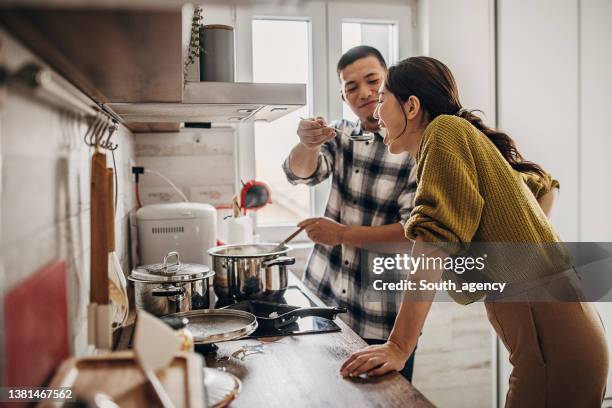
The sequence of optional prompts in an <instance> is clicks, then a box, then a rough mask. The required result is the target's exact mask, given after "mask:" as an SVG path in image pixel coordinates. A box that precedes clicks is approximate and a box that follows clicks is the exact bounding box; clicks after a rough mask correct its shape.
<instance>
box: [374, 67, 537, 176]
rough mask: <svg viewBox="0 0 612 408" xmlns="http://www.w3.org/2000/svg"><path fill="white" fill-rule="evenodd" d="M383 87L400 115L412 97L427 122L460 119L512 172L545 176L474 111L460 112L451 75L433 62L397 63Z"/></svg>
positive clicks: (456, 91)
mask: <svg viewBox="0 0 612 408" xmlns="http://www.w3.org/2000/svg"><path fill="white" fill-rule="evenodd" d="M385 86H386V88H387V90H388V91H389V92H391V93H392V94H393V95H394V96H395V97H396V98H397V99H398V101H399V102H400V106H401V108H402V111H403V110H404V105H403V104H404V102H406V101H407V100H408V98H410V96H412V95H414V96H416V97H417V98H419V101H420V103H421V108H422V109H423V110H424V111H425V113H426V114H427V116H428V120H430V121H431V120H434V119H435V118H436V117H437V116H439V115H455V116H459V117H462V118H464V119H465V120H467V121H468V122H470V123H471V124H472V125H473V126H474V127H475V128H476V129H478V130H480V131H481V132H482V133H484V134H485V136H487V137H488V138H489V139H490V140H491V141H492V142H493V144H494V145H495V146H496V147H497V149H498V150H499V151H500V152H501V154H502V156H504V158H505V159H506V161H507V162H508V163H509V164H510V166H512V168H513V169H515V170H518V171H520V172H522V173H537V174H539V175H541V176H543V175H544V174H545V173H544V170H542V168H541V167H540V166H538V165H537V164H536V163H533V162H530V161H527V160H525V159H524V158H523V156H522V155H521V153H520V152H519V151H518V149H517V148H516V144H515V143H514V140H513V139H512V138H511V137H510V136H508V135H507V134H506V133H503V132H501V131H499V130H497V129H493V128H490V127H488V126H487V125H485V124H484V122H483V121H482V119H481V118H480V117H478V116H476V115H475V114H474V113H473V112H475V111H469V110H466V109H463V107H462V106H461V102H460V101H459V91H458V90H457V84H456V82H455V78H453V74H452V73H451V71H450V70H449V69H448V67H447V66H446V65H444V64H443V63H442V62H440V61H438V60H437V59H435V58H431V57H411V58H407V59H405V60H403V61H401V62H399V63H397V64H396V65H394V66H392V67H390V68H389V70H388V73H387V81H386V84H385ZM405 113H406V112H405V111H404V121H405V122H404V129H405V126H407V124H408V120H407V119H406V116H405Z"/></svg>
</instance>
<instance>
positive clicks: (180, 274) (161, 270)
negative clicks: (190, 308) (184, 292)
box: [130, 251, 215, 282]
mask: <svg viewBox="0 0 612 408" xmlns="http://www.w3.org/2000/svg"><path fill="white" fill-rule="evenodd" d="M171 258H174V261H173V262H170V260H171ZM214 274H215V273H214V272H212V271H211V270H210V268H209V267H208V266H206V265H199V264H189V263H181V262H180V258H179V253H178V252H176V251H172V252H168V255H166V256H164V259H163V262H162V263H158V264H151V265H141V266H139V267H137V268H136V269H134V270H133V271H132V274H131V275H130V280H134V281H147V282H181V281H192V280H197V279H206V278H208V277H210V276H213V275H214Z"/></svg>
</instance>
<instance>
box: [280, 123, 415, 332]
mask: <svg viewBox="0 0 612 408" xmlns="http://www.w3.org/2000/svg"><path fill="white" fill-rule="evenodd" d="M331 126H333V127H336V128H340V129H342V127H343V126H347V127H350V128H351V129H353V131H352V134H353V135H355V134H361V133H362V128H361V124H360V123H359V122H357V123H353V122H350V121H347V120H339V121H334V122H332V123H331ZM318 160H319V161H318V165H317V170H316V171H315V172H314V174H313V175H312V176H310V177H308V178H300V177H298V176H296V175H295V174H294V173H293V172H292V171H291V169H290V168H289V158H287V159H286V160H285V162H284V163H283V170H284V171H285V174H286V175H287V179H288V180H289V182H290V183H292V184H307V185H310V186H312V185H316V184H318V183H321V182H322V181H324V180H325V179H327V178H328V177H329V176H332V188H331V192H330V195H329V200H328V203H327V208H326V210H325V216H326V217H329V218H331V219H333V220H335V221H337V222H339V223H341V224H345V225H361V226H380V225H388V224H393V223H395V222H399V223H401V224H402V226H403V224H404V222H405V221H406V220H407V219H408V217H409V215H410V212H411V210H412V207H413V201H414V195H415V191H416V178H415V177H414V174H413V175H412V176H411V173H414V172H411V170H412V168H413V167H415V166H414V160H413V159H412V158H411V157H410V156H409V155H408V154H407V153H404V154H401V155H393V154H390V153H389V152H388V150H387V147H386V146H385V144H384V143H383V137H382V136H381V135H380V134H378V133H376V136H375V137H374V139H373V140H371V141H369V142H363V141H360V142H355V141H352V140H350V139H349V138H348V137H347V136H345V135H341V136H336V138H335V139H332V140H330V141H327V142H325V143H324V144H323V145H322V146H321V151H320V154H319V159H318ZM373 255H374V253H373V252H372V251H368V250H365V249H359V248H355V247H351V246H347V245H337V246H334V247H330V246H326V245H320V244H316V245H315V246H314V249H313V251H312V253H311V255H310V258H309V260H308V266H307V267H306V272H305V274H304V282H305V283H306V285H307V286H308V287H309V288H310V289H312V290H313V291H314V292H315V293H316V294H317V295H318V296H319V297H320V298H321V300H323V301H324V302H325V303H326V304H328V305H335V306H339V307H345V308H347V309H348V313H347V314H345V315H340V316H341V318H342V319H343V320H344V321H345V322H346V323H347V324H348V325H349V326H350V327H351V328H352V329H353V330H354V331H355V332H357V334H359V335H360V336H361V337H362V338H367V339H387V337H388V336H389V333H390V331H391V328H392V327H393V323H394V322H395V317H396V315H397V311H398V307H399V302H398V301H397V298H395V297H389V298H386V296H385V293H384V292H382V293H380V294H379V295H378V298H377V299H375V300H374V301H372V299H371V297H370V296H366V289H368V288H367V286H368V283H366V282H364V279H363V277H364V276H366V275H364V273H365V274H371V272H370V269H369V265H370V263H371V261H372V256H373Z"/></svg>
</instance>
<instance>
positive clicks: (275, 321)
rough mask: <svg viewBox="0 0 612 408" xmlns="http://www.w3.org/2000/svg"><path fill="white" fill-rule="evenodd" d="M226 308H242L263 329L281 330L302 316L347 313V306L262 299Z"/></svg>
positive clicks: (334, 315) (327, 317) (327, 316)
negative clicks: (292, 303)
mask: <svg viewBox="0 0 612 408" xmlns="http://www.w3.org/2000/svg"><path fill="white" fill-rule="evenodd" d="M225 309H234V310H242V311H244V312H249V313H252V314H253V315H255V317H257V324H258V326H259V327H260V328H262V329H266V330H267V329H274V330H279V329H282V328H283V327H285V326H288V325H290V324H292V323H294V322H295V321H296V320H297V319H298V318H300V317H310V316H317V317H324V318H326V319H329V320H333V319H335V317H336V315H338V314H339V313H346V312H347V310H346V309H345V308H339V307H299V306H291V305H283V304H278V303H273V302H265V301H261V300H245V301H242V302H238V303H235V304H233V305H229V306H226V307H225Z"/></svg>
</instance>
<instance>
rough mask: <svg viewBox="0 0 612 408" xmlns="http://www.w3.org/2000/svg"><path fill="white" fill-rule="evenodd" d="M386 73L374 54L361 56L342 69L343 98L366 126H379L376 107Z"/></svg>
mask: <svg viewBox="0 0 612 408" xmlns="http://www.w3.org/2000/svg"><path fill="white" fill-rule="evenodd" d="M385 75H386V71H385V68H383V66H382V65H381V64H380V62H379V61H378V59H376V57H374V56H373V55H370V56H367V57H365V58H360V59H358V60H357V61H355V62H353V63H352V64H351V65H349V66H347V67H346V68H344V69H343V70H342V71H340V83H341V86H342V89H341V90H342V99H343V100H344V101H345V102H346V103H347V104H348V105H349V106H350V107H351V110H352V111H353V112H354V113H355V115H357V116H358V117H359V119H361V121H362V122H363V124H364V125H365V126H366V128H370V127H377V120H376V119H374V109H375V108H376V103H377V101H378V89H379V88H380V85H381V83H382V81H383V80H384V78H385ZM368 124H369V125H370V126H367V125H368Z"/></svg>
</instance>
